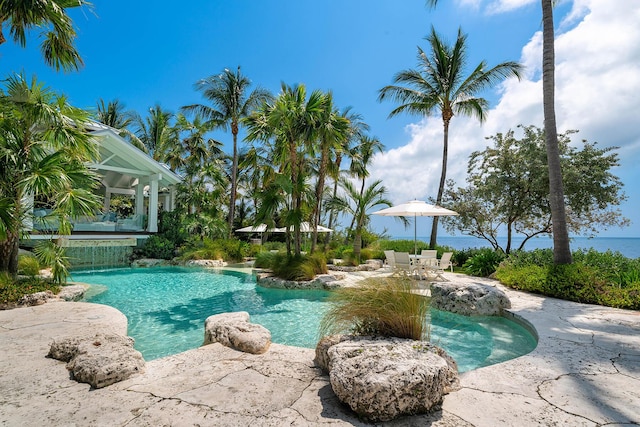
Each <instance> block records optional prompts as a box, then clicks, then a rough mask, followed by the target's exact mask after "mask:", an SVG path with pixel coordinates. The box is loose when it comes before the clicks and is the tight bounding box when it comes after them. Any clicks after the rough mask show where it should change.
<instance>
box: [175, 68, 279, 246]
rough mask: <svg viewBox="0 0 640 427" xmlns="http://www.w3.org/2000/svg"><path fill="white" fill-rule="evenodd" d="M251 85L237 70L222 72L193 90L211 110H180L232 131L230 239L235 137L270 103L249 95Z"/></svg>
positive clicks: (262, 95) (257, 92)
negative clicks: (245, 120)
mask: <svg viewBox="0 0 640 427" xmlns="http://www.w3.org/2000/svg"><path fill="white" fill-rule="evenodd" d="M250 85H251V81H250V80H249V79H248V78H247V77H246V76H244V75H242V74H241V73H240V67H239V66H238V69H237V71H236V72H235V73H234V72H232V71H231V70H228V69H225V70H224V71H223V72H222V73H221V74H217V75H213V76H210V77H207V78H206V79H202V80H200V81H198V82H197V83H196V84H195V88H196V90H198V91H200V92H202V95H203V96H204V97H205V99H207V101H210V102H211V104H212V105H211V106H208V105H202V104H194V105H187V106H185V107H183V110H184V111H187V112H197V113H199V114H201V115H202V117H204V118H205V119H207V120H210V121H212V123H215V124H216V125H217V126H219V127H221V128H223V129H227V128H231V135H232V136H233V157H232V166H231V192H230V193H231V198H230V201H229V218H228V224H229V237H231V233H232V232H233V217H234V215H235V204H236V192H237V185H238V179H237V177H238V133H239V131H240V124H241V120H242V118H244V117H247V116H248V115H249V114H250V113H251V112H252V111H253V110H254V109H255V108H257V107H258V106H259V105H260V104H262V103H263V102H265V101H267V100H269V99H271V94H270V93H269V92H268V91H266V90H264V89H260V88H257V89H254V90H253V91H252V92H250V93H249V86H250Z"/></svg>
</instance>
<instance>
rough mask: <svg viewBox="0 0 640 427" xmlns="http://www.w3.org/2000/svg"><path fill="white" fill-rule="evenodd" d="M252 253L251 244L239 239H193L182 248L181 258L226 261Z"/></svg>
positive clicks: (235, 259)
mask: <svg viewBox="0 0 640 427" xmlns="http://www.w3.org/2000/svg"><path fill="white" fill-rule="evenodd" d="M249 253H251V245H250V244H249V243H247V242H243V241H241V240H238V239H209V238H207V237H205V238H204V239H202V240H201V239H199V238H196V239H191V240H190V241H188V242H187V244H186V245H185V246H184V247H183V248H182V250H181V254H180V258H181V259H183V260H190V259H223V260H225V261H242V260H243V259H244V257H246V256H248V255H249Z"/></svg>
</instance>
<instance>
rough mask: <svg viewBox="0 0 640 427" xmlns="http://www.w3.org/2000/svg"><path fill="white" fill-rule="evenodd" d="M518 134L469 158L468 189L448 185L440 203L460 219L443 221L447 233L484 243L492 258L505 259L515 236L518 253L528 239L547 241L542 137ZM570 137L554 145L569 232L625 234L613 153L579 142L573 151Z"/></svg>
mask: <svg viewBox="0 0 640 427" xmlns="http://www.w3.org/2000/svg"><path fill="white" fill-rule="evenodd" d="M523 131H524V134H523V137H522V138H520V139H518V138H516V137H515V134H514V132H513V131H511V130H510V131H508V132H507V133H506V134H501V133H499V134H497V135H495V136H492V137H490V138H488V139H491V140H493V142H494V143H493V146H488V147H487V148H486V149H485V150H483V151H476V152H474V153H472V154H471V157H470V159H469V165H468V175H467V183H468V185H467V187H465V188H457V189H455V188H453V185H452V183H450V185H449V190H448V191H447V196H446V197H445V198H444V200H445V202H446V203H447V205H448V206H449V207H450V208H451V209H454V210H455V211H456V212H458V213H459V214H460V215H459V216H457V217H455V218H453V217H451V218H447V219H445V225H446V227H447V229H448V230H450V231H461V232H462V233H464V234H468V235H472V236H475V237H479V238H482V239H485V240H487V241H488V242H489V243H490V244H491V245H492V247H493V248H494V249H495V250H501V251H503V252H505V253H507V254H508V253H510V252H511V250H512V249H513V248H512V238H513V236H514V235H516V234H520V235H523V236H524V239H523V240H522V242H521V243H520V246H519V247H518V248H517V249H519V250H521V249H523V248H524V246H525V244H526V243H527V242H528V241H529V240H530V239H532V238H533V237H535V236H539V235H541V234H549V233H551V231H552V228H551V223H552V222H553V221H552V217H551V210H550V206H549V197H548V194H549V189H548V187H549V179H548V174H549V168H548V166H547V161H546V158H547V153H546V149H545V145H546V143H545V135H544V131H543V130H542V129H539V128H536V127H534V126H528V127H524V128H523ZM574 133H575V131H568V132H566V133H564V134H561V135H559V138H558V139H559V150H560V153H561V155H562V159H561V160H562V171H563V174H564V175H565V180H566V182H567V185H566V191H565V197H566V204H567V206H568V207H569V210H568V215H567V225H568V227H569V228H570V230H571V231H572V232H574V233H576V234H585V235H595V234H596V233H597V232H599V231H600V230H602V229H606V228H607V227H611V226H620V227H622V226H625V225H626V224H627V223H628V219H626V218H624V217H623V216H622V213H621V212H620V210H619V209H616V208H615V207H616V206H619V205H620V203H622V202H623V201H624V200H625V199H626V196H625V194H624V193H623V192H622V183H621V181H620V179H619V178H618V177H616V176H615V175H613V174H612V173H611V172H610V171H611V169H612V168H614V167H616V166H618V163H619V161H618V156H617V154H616V153H613V151H614V150H615V149H616V147H608V148H604V149H601V148H598V146H597V144H596V143H589V142H587V141H582V144H583V145H582V147H581V148H578V146H577V144H571V135H572V134H574ZM514 165H518V167H514ZM505 195H508V197H505ZM505 230H506V235H507V239H506V245H505V246H504V247H502V246H501V244H500V240H499V239H498V233H503V232H504V231H505Z"/></svg>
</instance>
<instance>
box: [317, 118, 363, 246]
mask: <svg viewBox="0 0 640 427" xmlns="http://www.w3.org/2000/svg"><path fill="white" fill-rule="evenodd" d="M340 115H341V116H342V117H344V118H345V119H347V120H348V121H349V135H348V137H347V138H346V139H345V140H343V141H342V142H343V144H342V146H341V147H340V149H339V150H336V152H335V153H334V154H335V157H334V160H333V162H330V163H329V166H330V168H329V175H330V176H331V179H333V195H332V198H335V197H336V196H337V194H338V183H339V181H340V176H341V175H342V173H343V171H342V170H341V169H340V166H341V165H342V160H343V158H345V157H346V158H348V159H350V158H351V156H352V154H353V150H352V149H353V145H354V144H355V143H356V142H357V141H359V140H360V138H361V137H362V136H363V135H364V133H365V132H367V131H368V130H369V125H368V124H367V123H365V122H364V120H363V118H362V115H361V114H359V113H356V112H355V111H352V108H351V107H346V108H345V109H344V110H343V111H342V112H341V113H340ZM337 214H338V212H337V211H336V210H335V209H333V208H331V207H329V223H328V224H327V225H328V227H329V228H333V225H334V221H335V220H336V218H337ZM351 228H353V225H352V226H351ZM329 238H330V236H329V234H327V236H326V240H325V244H327V243H328V242H329Z"/></svg>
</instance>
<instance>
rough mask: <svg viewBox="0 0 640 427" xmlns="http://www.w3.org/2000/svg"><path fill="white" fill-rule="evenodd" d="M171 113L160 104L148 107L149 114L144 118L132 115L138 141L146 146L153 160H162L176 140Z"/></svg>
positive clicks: (176, 135)
mask: <svg viewBox="0 0 640 427" xmlns="http://www.w3.org/2000/svg"><path fill="white" fill-rule="evenodd" d="M172 119H173V113H171V112H169V111H166V110H163V109H162V107H161V106H160V105H155V106H154V107H152V108H150V109H149V115H148V116H147V117H145V118H143V117H142V116H140V115H139V114H137V113H135V114H134V116H133V125H132V127H133V128H134V132H135V135H136V137H137V138H138V139H139V140H140V142H141V143H142V144H143V145H144V146H145V147H146V151H147V152H148V153H149V154H150V155H151V156H152V157H153V159H154V160H155V161H158V162H161V163H162V162H164V161H165V155H166V153H167V151H168V150H170V149H171V147H173V146H174V145H175V143H176V142H177V140H178V134H177V132H176V129H175V128H174V127H173V126H172V124H171V121H172Z"/></svg>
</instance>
